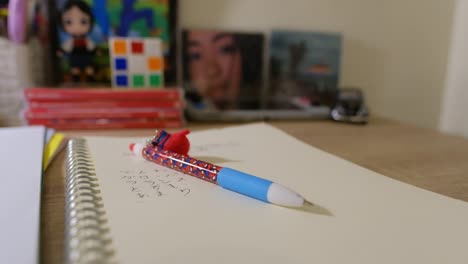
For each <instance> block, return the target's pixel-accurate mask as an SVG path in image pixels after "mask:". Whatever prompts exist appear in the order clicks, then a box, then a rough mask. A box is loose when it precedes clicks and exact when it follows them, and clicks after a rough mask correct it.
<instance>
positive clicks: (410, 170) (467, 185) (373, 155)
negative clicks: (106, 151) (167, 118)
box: [40, 119, 468, 264]
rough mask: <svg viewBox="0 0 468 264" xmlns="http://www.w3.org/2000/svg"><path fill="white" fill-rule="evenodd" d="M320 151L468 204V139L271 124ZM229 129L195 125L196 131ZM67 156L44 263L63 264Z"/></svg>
mask: <svg viewBox="0 0 468 264" xmlns="http://www.w3.org/2000/svg"><path fill="white" fill-rule="evenodd" d="M269 123H270V124H272V125H274V126H276V127H278V128H280V129H282V130H284V131H285V132H287V133H289V134H291V135H293V136H295V137H297V138H299V139H301V140H302V141H304V142H306V143H308V144H310V145H313V146H315V147H317V148H320V149H322V150H325V151H327V152H329V153H332V154H335V155H336V156H339V157H341V158H344V159H347V160H350V161H352V162H354V163H356V164H358V165H360V166H363V167H366V168H368V169H370V170H373V171H376V172H378V173H381V174H383V175H386V176H388V177H391V178H394V179H396V180H399V181H402V182H406V183H409V184H411V185H415V186H418V187H420V188H423V189H427V190H430V191H433V192H437V193H440V194H443V195H446V196H449V197H453V198H456V199H460V200H464V201H467V202H468V140H466V139H463V138H461V137H454V136H448V135H443V134H441V133H438V132H435V131H432V130H427V129H421V128H416V127H412V126H408V125H402V124H400V123H396V122H393V121H386V120H381V119H378V120H372V122H371V123H370V124H369V125H366V126H354V125H347V124H339V123H333V122H330V121H311V122H269ZM227 125H230V124H224V125H213V124H194V125H190V126H189V128H190V129H191V130H192V131H196V130H203V129H209V128H215V127H221V126H227ZM67 134H69V135H70V136H82V135H112V136H142V137H146V136H148V135H151V134H152V130H123V131H74V132H70V133H67ZM64 157H65V155H64V152H62V153H60V155H59V156H58V157H57V159H56V160H55V161H54V162H53V163H52V164H51V166H50V167H49V170H48V171H47V173H46V175H45V178H44V186H43V193H42V208H41V210H42V212H41V249H40V251H41V261H42V263H52V264H54V263H62V262H63V229H64V182H65V163H64Z"/></svg>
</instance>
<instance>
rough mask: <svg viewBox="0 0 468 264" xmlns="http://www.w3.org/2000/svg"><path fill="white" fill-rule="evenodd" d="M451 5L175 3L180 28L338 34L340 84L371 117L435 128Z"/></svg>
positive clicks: (447, 1) (248, 0)
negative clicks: (361, 100)
mask: <svg viewBox="0 0 468 264" xmlns="http://www.w3.org/2000/svg"><path fill="white" fill-rule="evenodd" d="M453 4H454V3H453V0H352V1H350V0H180V9H181V10H180V24H181V27H182V28H220V29H229V30H248V31H262V32H269V31H270V30H271V29H274V28H278V29H298V30H312V31H313V30H315V31H334V32H342V33H343V35H344V57H343V63H342V80H341V85H342V86H358V87H361V88H362V89H363V90H364V92H365V95H366V97H367V101H368V104H369V105H370V109H371V113H373V114H376V115H379V116H383V117H389V118H394V119H398V120H401V121H404V122H411V123H414V124H417V125H421V126H425V127H432V128H436V127H437V126H438V122H439V116H440V108H441V96H442V93H443V87H444V80H445V72H446V65H447V54H448V47H449V40H450V32H451V23H452V8H453Z"/></svg>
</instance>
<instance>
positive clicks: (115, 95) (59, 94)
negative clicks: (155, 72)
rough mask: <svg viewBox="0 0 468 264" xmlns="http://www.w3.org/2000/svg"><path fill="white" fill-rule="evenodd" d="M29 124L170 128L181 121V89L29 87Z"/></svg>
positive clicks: (68, 127)
mask: <svg viewBox="0 0 468 264" xmlns="http://www.w3.org/2000/svg"><path fill="white" fill-rule="evenodd" d="M24 95H25V98H26V101H27V108H26V109H25V111H24V117H25V119H26V121H27V123H28V124H29V125H45V126H48V127H52V128H55V129H60V130H68V129H109V128H173V127H181V126H183V124H184V116H183V109H184V101H183V92H182V90H181V89H175V88H166V89H158V90H156V89H154V90H115V89H108V88H107V89H106V88H100V89H98V88H94V89H84V88H73V89H71V88H70V89H64V88H30V89H26V90H25V92H24Z"/></svg>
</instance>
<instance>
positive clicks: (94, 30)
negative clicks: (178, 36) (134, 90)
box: [56, 0, 176, 84]
mask: <svg viewBox="0 0 468 264" xmlns="http://www.w3.org/2000/svg"><path fill="white" fill-rule="evenodd" d="M175 9H176V1H175V0H58V1H57V10H58V12H59V16H58V18H59V21H58V25H59V26H58V34H57V36H56V38H57V40H58V42H57V47H56V50H57V52H56V54H57V55H58V58H59V60H58V62H59V63H58V69H57V71H58V72H59V73H60V74H58V76H60V77H61V78H60V79H59V80H57V82H59V83H70V82H72V83H87V84H90V83H91V84H92V83H98V84H102V83H111V77H112V76H111V71H110V68H109V67H110V65H109V61H110V60H109V47H108V40H109V38H110V37H155V38H159V39H161V41H162V49H163V57H164V63H163V65H164V75H165V77H166V78H165V79H166V80H169V81H171V82H175V79H176V69H175Z"/></svg>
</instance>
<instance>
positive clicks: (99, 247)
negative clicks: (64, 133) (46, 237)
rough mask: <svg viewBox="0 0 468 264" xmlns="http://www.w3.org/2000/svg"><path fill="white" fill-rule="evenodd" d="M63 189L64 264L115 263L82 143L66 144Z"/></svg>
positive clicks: (103, 215)
mask: <svg viewBox="0 0 468 264" xmlns="http://www.w3.org/2000/svg"><path fill="white" fill-rule="evenodd" d="M67 147H68V148H67V157H66V166H67V168H66V183H65V184H66V187H65V260H66V261H65V262H66V263H69V264H82V263H83V264H84V263H85V264H97V263H99V264H101V263H115V260H113V257H114V251H113V250H112V248H111V242H112V241H111V239H110V237H109V229H108V228H107V220H106V217H105V211H104V207H103V203H102V198H101V194H100V190H99V183H98V179H97V178H96V172H95V170H94V165H93V162H92V158H91V155H90V153H89V150H88V147H87V144H86V140H85V139H83V138H77V139H72V140H70V141H69V142H68V146H67Z"/></svg>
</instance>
